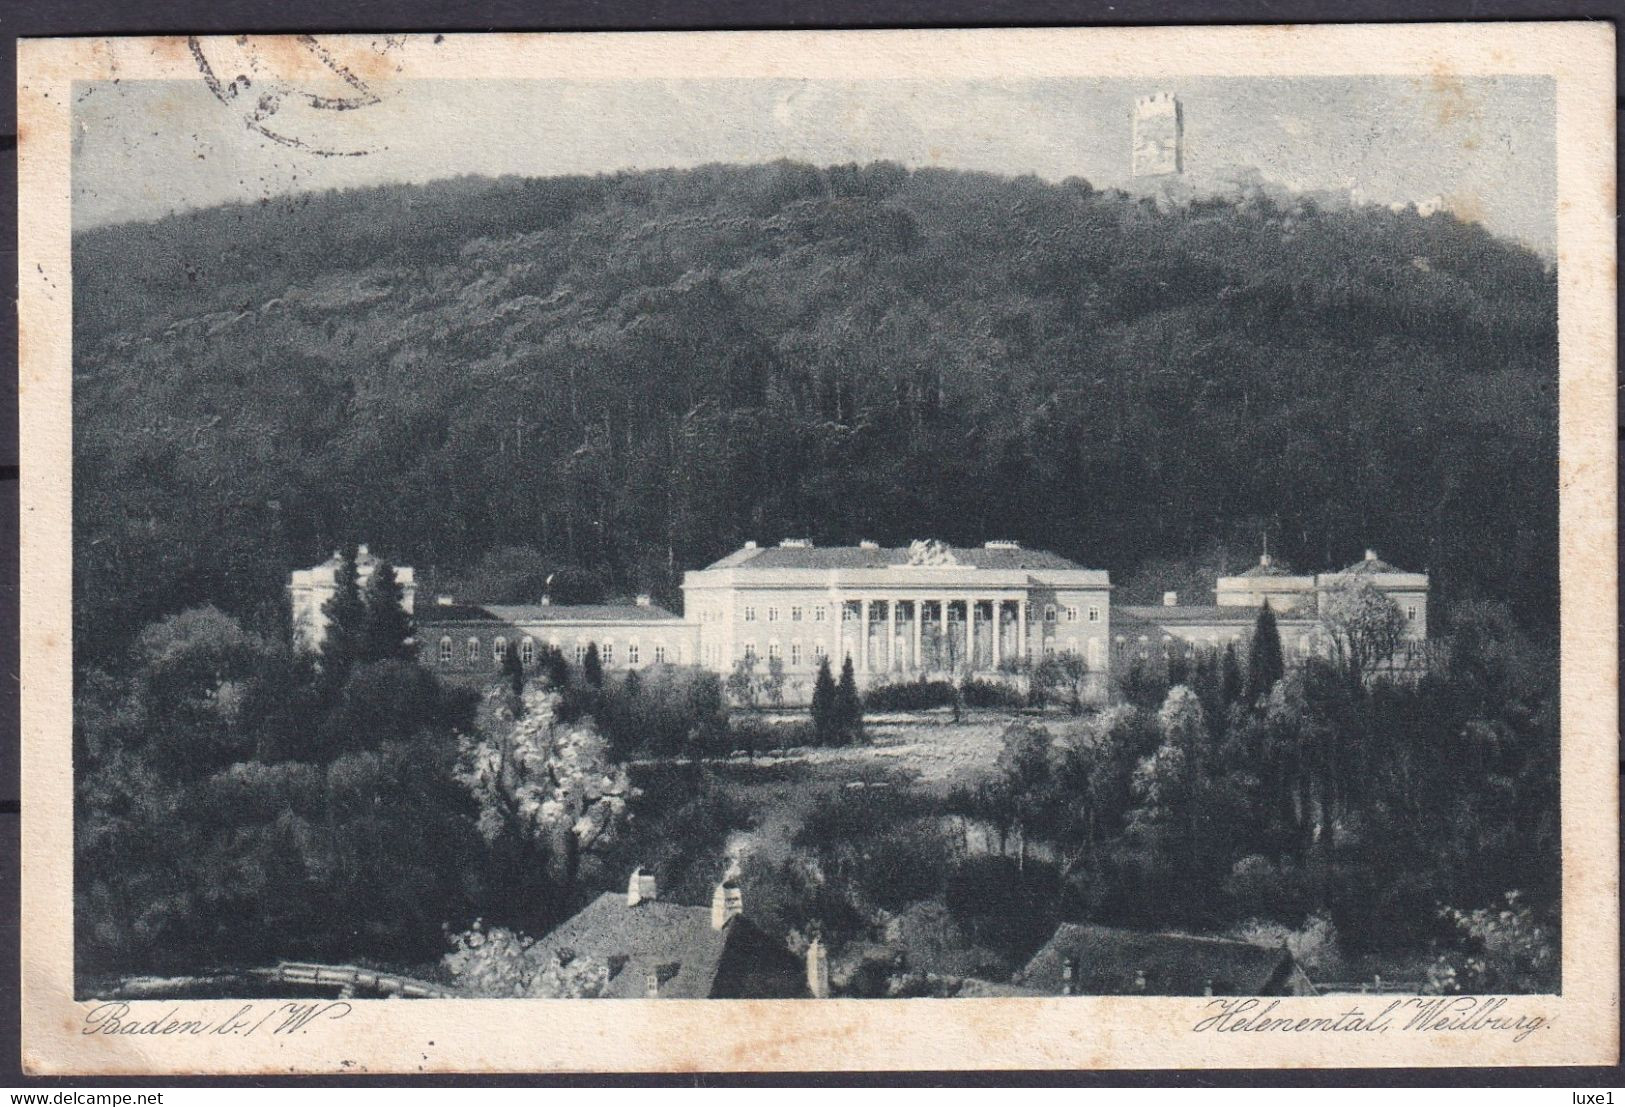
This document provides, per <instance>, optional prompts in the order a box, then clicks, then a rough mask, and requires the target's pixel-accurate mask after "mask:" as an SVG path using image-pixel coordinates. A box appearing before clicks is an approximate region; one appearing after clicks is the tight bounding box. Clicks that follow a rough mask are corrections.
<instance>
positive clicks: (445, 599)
mask: <svg viewBox="0 0 1625 1107" xmlns="http://www.w3.org/2000/svg"><path fill="white" fill-rule="evenodd" d="M434 602H435V603H437V604H439V605H440V606H441V607H450V606H451V603H452V600H451V597H450V596H436V597H435V598H434Z"/></svg>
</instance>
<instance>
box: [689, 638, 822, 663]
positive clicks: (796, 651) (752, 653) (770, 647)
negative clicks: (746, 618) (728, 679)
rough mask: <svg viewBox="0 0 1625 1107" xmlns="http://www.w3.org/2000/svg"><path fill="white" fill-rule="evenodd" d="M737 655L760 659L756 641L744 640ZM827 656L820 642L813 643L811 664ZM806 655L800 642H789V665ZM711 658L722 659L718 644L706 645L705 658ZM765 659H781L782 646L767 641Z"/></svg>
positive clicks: (801, 660) (782, 656)
mask: <svg viewBox="0 0 1625 1107" xmlns="http://www.w3.org/2000/svg"><path fill="white" fill-rule="evenodd" d="M739 656H740V657H742V658H744V659H745V660H746V661H757V660H760V655H759V654H758V653H757V652H756V643H755V642H746V643H744V644H743V645H741V646H740V647H739ZM828 656H829V650H828V648H827V647H825V645H824V644H823V643H822V642H817V643H814V645H813V648H812V653H811V657H812V661H813V664H817V663H818V662H820V661H822V660H824V659H825V658H826V657H828ZM807 657H808V654H806V653H804V652H803V650H802V646H801V643H800V642H791V643H790V664H791V665H800V664H801V663H802V662H803V661H804V660H806V658H807ZM713 658H715V661H713V662H712V663H713V664H715V663H716V661H720V660H721V659H722V647H721V646H720V645H711V646H708V647H706V660H708V661H711V660H712V659H713ZM767 659H768V661H769V662H773V661H783V660H784V646H783V645H782V644H780V643H778V642H769V643H768V644H767Z"/></svg>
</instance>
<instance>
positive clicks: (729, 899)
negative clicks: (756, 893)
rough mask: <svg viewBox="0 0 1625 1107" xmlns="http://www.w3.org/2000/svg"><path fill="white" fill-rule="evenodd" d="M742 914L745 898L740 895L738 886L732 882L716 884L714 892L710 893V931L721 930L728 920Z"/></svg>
mask: <svg viewBox="0 0 1625 1107" xmlns="http://www.w3.org/2000/svg"><path fill="white" fill-rule="evenodd" d="M744 913H745V897H744V896H743V895H742V894H740V891H739V885H738V884H735V883H734V882H733V881H732V880H724V881H723V882H722V883H721V884H718V885H717V887H716V891H714V892H712V893H711V929H712V930H721V929H722V928H723V927H725V926H727V925H728V920H729V919H734V918H738V917H739V916H740V915H742V914H744Z"/></svg>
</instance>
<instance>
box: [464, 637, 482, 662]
mask: <svg viewBox="0 0 1625 1107" xmlns="http://www.w3.org/2000/svg"><path fill="white" fill-rule="evenodd" d="M467 656H468V660H470V661H478V660H479V659H480V640H479V639H478V638H470V639H469V640H468V654H467Z"/></svg>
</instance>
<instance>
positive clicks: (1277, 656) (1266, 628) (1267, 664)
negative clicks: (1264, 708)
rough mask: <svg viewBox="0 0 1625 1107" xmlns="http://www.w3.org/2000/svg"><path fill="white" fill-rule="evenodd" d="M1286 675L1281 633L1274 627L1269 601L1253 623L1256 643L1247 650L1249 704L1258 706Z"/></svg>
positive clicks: (1266, 601) (1265, 602) (1273, 616)
mask: <svg viewBox="0 0 1625 1107" xmlns="http://www.w3.org/2000/svg"><path fill="white" fill-rule="evenodd" d="M1285 675H1286V661H1285V658H1284V655H1283V654H1282V651H1281V631H1280V628H1278V627H1277V626H1276V625H1275V612H1274V611H1273V610H1272V609H1271V608H1270V602H1269V601H1268V600H1265V601H1264V606H1263V607H1262V608H1260V609H1259V611H1258V621H1257V622H1255V623H1254V624H1253V644H1252V647H1251V648H1250V649H1249V650H1248V651H1247V702H1248V703H1257V702H1258V701H1259V700H1260V699H1262V698H1263V697H1265V696H1267V695H1269V694H1270V689H1271V688H1274V687H1275V682H1276V681H1278V680H1280V679H1281V678H1282V677H1283V676H1285Z"/></svg>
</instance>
